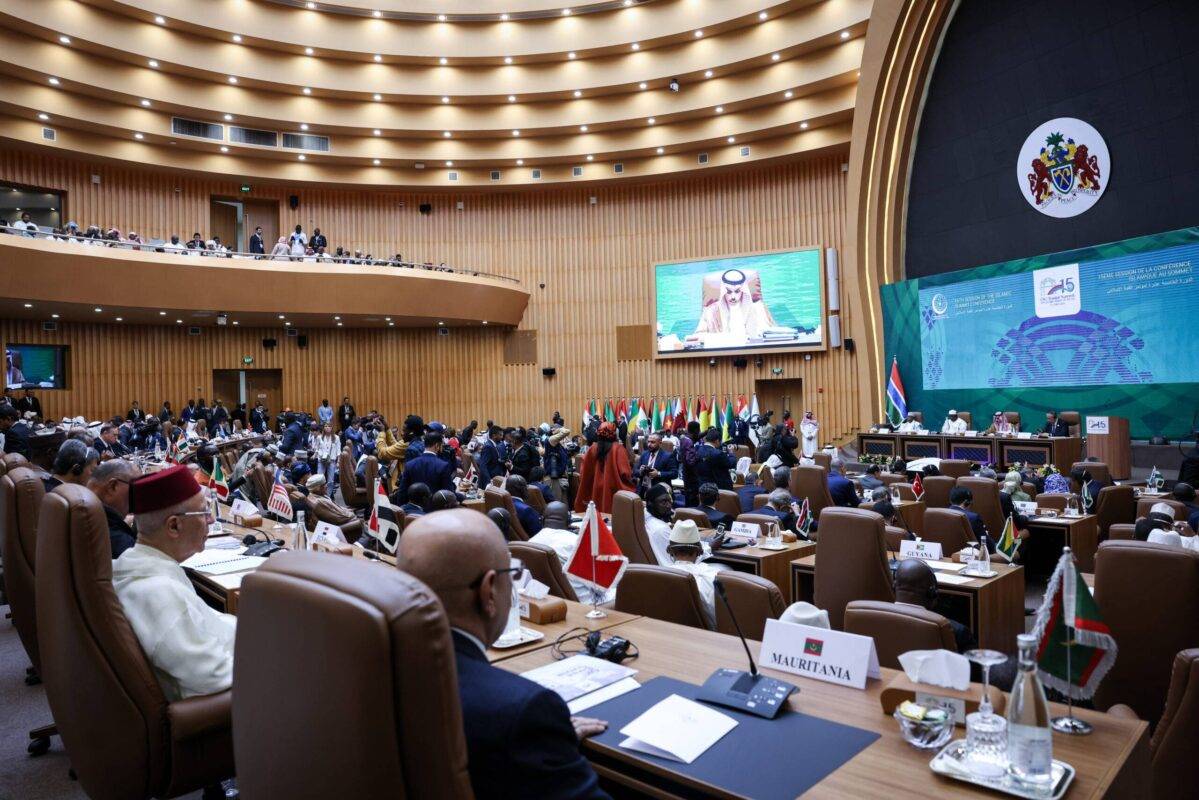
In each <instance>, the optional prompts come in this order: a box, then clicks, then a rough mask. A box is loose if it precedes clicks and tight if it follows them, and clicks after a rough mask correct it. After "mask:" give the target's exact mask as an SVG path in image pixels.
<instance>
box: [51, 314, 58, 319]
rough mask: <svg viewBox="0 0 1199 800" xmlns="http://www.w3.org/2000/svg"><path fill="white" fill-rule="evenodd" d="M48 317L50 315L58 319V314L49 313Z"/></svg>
mask: <svg viewBox="0 0 1199 800" xmlns="http://www.w3.org/2000/svg"><path fill="white" fill-rule="evenodd" d="M50 317H51V318H52V319H58V315H57V314H51V315H50Z"/></svg>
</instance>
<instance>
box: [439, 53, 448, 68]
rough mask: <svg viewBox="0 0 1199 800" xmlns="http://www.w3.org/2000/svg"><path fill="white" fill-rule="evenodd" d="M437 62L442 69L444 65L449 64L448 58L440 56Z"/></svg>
mask: <svg viewBox="0 0 1199 800" xmlns="http://www.w3.org/2000/svg"><path fill="white" fill-rule="evenodd" d="M437 61H438V63H440V64H441V65H442V66H443V67H444V66H445V65H446V64H448V63H450V61H449V59H448V58H446V57H445V56H442V57H441V58H439V59H437Z"/></svg>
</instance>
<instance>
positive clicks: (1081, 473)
mask: <svg viewBox="0 0 1199 800" xmlns="http://www.w3.org/2000/svg"><path fill="white" fill-rule="evenodd" d="M1070 479H1071V480H1072V481H1074V483H1075V484H1076V485H1077V486H1078V487H1079V488H1078V499H1079V508H1081V509H1082V512H1083V513H1084V514H1092V513H1094V511H1095V503H1096V501H1098V499H1099V490H1100V489H1102V488H1103V484H1102V483H1100V482H1099V481H1097V480H1095V478H1094V477H1092V475H1091V472H1090V470H1088V469H1087V468H1086V467H1075V468H1074V469H1072V470H1070Z"/></svg>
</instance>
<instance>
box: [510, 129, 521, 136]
mask: <svg viewBox="0 0 1199 800" xmlns="http://www.w3.org/2000/svg"><path fill="white" fill-rule="evenodd" d="M512 135H513V136H520V131H518V130H515V129H513V131H512Z"/></svg>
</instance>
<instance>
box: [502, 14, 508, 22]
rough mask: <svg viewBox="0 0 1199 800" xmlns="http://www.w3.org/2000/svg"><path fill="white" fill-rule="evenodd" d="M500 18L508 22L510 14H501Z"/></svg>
mask: <svg viewBox="0 0 1199 800" xmlns="http://www.w3.org/2000/svg"><path fill="white" fill-rule="evenodd" d="M500 19H501V20H503V21H504V22H507V21H508V15H507V14H500Z"/></svg>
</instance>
